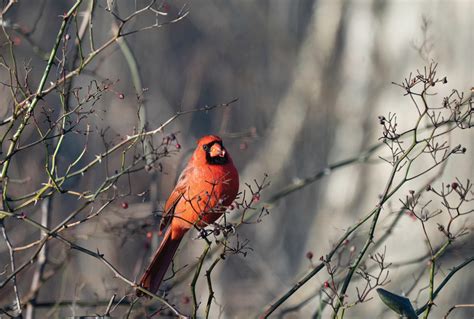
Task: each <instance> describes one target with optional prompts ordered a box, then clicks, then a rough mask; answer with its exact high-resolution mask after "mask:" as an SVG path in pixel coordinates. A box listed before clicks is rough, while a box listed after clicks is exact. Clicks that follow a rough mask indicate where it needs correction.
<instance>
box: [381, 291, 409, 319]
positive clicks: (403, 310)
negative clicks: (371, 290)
mask: <svg viewBox="0 0 474 319" xmlns="http://www.w3.org/2000/svg"><path fill="white" fill-rule="evenodd" d="M377 293H378V294H379V297H380V299H382V301H383V302H384V304H386V305H387V306H388V307H389V308H390V309H392V310H393V311H395V312H396V313H398V314H399V315H401V316H403V317H405V318H408V319H418V316H417V315H416V312H415V309H413V306H412V305H411V302H410V299H408V298H405V297H403V296H399V295H396V294H393V293H391V292H390V291H387V290H385V289H382V288H378V289H377Z"/></svg>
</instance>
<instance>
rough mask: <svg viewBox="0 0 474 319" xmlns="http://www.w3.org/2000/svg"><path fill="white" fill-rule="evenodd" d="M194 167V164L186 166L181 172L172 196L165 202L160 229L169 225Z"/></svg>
mask: <svg viewBox="0 0 474 319" xmlns="http://www.w3.org/2000/svg"><path fill="white" fill-rule="evenodd" d="M193 170H194V167H193V166H192V165H188V166H186V168H185V169H184V170H183V171H182V172H181V175H180V176H179V178H178V182H177V183H176V186H175V187H174V189H173V191H172V192H171V195H170V197H168V200H167V201H166V203H165V209H164V212H163V217H162V220H161V224H160V230H163V229H164V228H165V227H166V226H168V225H169V223H170V222H171V219H172V217H173V215H174V209H175V207H176V205H177V204H178V202H179V201H180V200H181V199H182V198H183V196H184V194H185V192H186V190H187V187H188V180H189V176H190V175H192V172H193Z"/></svg>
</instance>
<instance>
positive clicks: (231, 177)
mask: <svg viewBox="0 0 474 319" xmlns="http://www.w3.org/2000/svg"><path fill="white" fill-rule="evenodd" d="M238 190H239V173H238V172H237V169H236V168H235V166H234V163H233V162H232V159H231V157H230V155H229V153H227V151H226V150H225V148H224V145H223V144H222V140H221V139H220V138H219V137H218V136H215V135H208V136H204V137H202V138H201V139H200V140H199V141H198V143H197V147H196V150H195V151H194V153H193V156H192V157H191V159H190V160H189V162H188V165H187V166H186V168H185V169H184V170H183V172H182V173H181V175H180V176H179V179H178V183H177V184H176V187H175V188H174V190H173V192H172V193H171V195H170V197H169V198H168V200H167V201H166V204H165V210H164V214H163V222H162V224H161V225H162V226H161V228H164V227H165V226H166V225H168V224H169V227H168V230H167V231H166V233H165V236H164V237H163V241H162V242H161V244H160V247H159V248H158V250H157V251H156V252H155V255H154V257H153V261H152V262H151V264H150V265H149V266H148V268H147V270H146V271H145V273H144V274H143V276H142V278H141V279H140V285H141V286H142V287H143V288H146V289H148V290H150V291H151V292H156V291H158V288H159V287H160V284H161V281H162V280H163V277H164V276H165V274H166V271H167V270H168V267H169V265H170V263H171V260H172V259H173V256H174V254H175V253H176V250H177V249H178V246H179V243H180V242H181V239H183V236H184V235H185V234H186V232H187V231H188V230H189V229H191V228H193V227H198V228H202V227H206V226H207V225H209V224H212V223H214V222H215V221H216V219H218V218H219V217H220V216H221V215H222V213H223V212H224V211H225V208H226V206H229V205H230V204H231V203H232V202H233V201H234V199H235V197H236V196H237V192H238Z"/></svg>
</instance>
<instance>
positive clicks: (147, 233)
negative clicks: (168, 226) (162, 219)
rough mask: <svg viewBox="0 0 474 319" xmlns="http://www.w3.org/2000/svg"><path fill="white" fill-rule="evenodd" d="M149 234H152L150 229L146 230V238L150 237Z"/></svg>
mask: <svg viewBox="0 0 474 319" xmlns="http://www.w3.org/2000/svg"><path fill="white" fill-rule="evenodd" d="M151 236H153V233H152V232H151V231H147V232H146V238H147V239H151Z"/></svg>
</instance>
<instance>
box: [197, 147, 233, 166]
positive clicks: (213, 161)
mask: <svg viewBox="0 0 474 319" xmlns="http://www.w3.org/2000/svg"><path fill="white" fill-rule="evenodd" d="M216 143H217V144H219V145H220V146H221V148H222V149H225V148H224V146H223V145H222V142H219V141H214V142H211V143H207V144H204V145H203V146H202V148H203V149H204V151H205V152H206V162H207V163H208V164H210V165H224V164H227V163H228V162H229V158H228V157H227V152H226V153H225V154H224V156H222V157H220V156H214V157H212V156H211V154H210V153H209V152H210V151H211V147H212V145H214V144H216Z"/></svg>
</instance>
